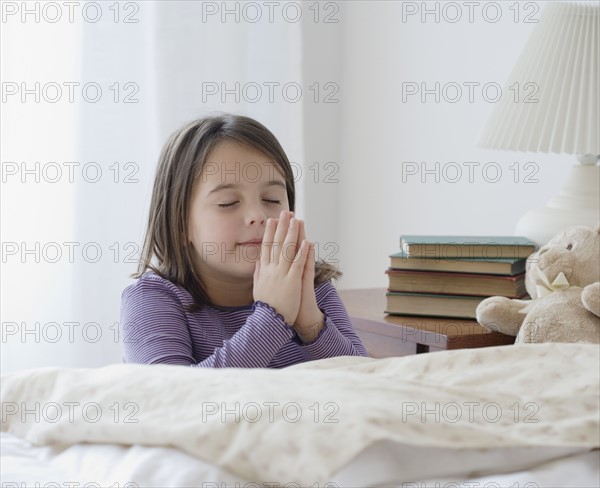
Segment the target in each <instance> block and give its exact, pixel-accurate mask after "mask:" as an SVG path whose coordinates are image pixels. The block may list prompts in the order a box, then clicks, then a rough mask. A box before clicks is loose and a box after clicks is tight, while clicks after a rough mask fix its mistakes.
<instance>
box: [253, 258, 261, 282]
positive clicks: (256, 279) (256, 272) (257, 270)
mask: <svg viewBox="0 0 600 488" xmlns="http://www.w3.org/2000/svg"><path fill="white" fill-rule="evenodd" d="M259 275H260V259H259V260H258V261H256V264H255V265H254V285H256V283H257V282H258V277H259Z"/></svg>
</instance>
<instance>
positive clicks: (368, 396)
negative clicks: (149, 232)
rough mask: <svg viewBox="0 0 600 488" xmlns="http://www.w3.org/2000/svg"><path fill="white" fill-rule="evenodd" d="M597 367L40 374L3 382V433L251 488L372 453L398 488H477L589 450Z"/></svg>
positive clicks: (523, 363)
mask: <svg viewBox="0 0 600 488" xmlns="http://www.w3.org/2000/svg"><path fill="white" fill-rule="evenodd" d="M599 366H600V357H599V350H598V346H597V345H588V344H523V345H515V346H499V347H492V348H481V349H464V350H457V351H447V352H443V353H436V354H422V355H417V356H406V357H401V358H387V359H370V358H359V357H339V358H332V359H325V360H320V361H313V362H310V363H304V364H300V365H296V366H293V367H290V368H286V369H284V370H266V369H265V370H263V369H256V370H244V369H235V368H226V369H221V370H202V369H195V368H184V367H180V366H167V365H153V366H149V365H134V364H117V365H111V366H106V367H103V368H95V369H66V368H39V369H35V370H25V371H20V372H16V373H11V374H9V375H4V376H3V377H2V391H1V393H2V402H3V403H2V431H5V432H9V433H11V434H13V435H14V436H15V437H16V438H18V439H22V440H23V441H26V442H30V443H32V444H35V445H47V446H51V448H52V449H62V450H63V451H65V450H68V449H69V447H70V446H77V445H82V443H91V444H95V445H98V444H105V445H106V446H105V447H107V448H110V447H114V446H115V445H117V446H118V445H120V446H129V445H134V447H133V448H132V449H134V448H136V447H137V448H139V449H142V448H143V447H144V446H146V447H154V448H164V449H171V448H174V449H175V450H177V451H179V452H180V453H181V454H182V455H184V454H185V455H187V456H191V457H193V458H194V459H196V460H200V461H202V462H204V463H206V464H208V465H209V466H212V467H216V468H218V469H220V470H223V471H224V472H227V473H230V474H232V475H233V476H235V477H237V478H238V479H243V480H250V481H252V482H256V483H274V482H277V483H280V484H289V483H298V484H299V485H301V486H314V485H315V484H316V483H318V484H321V485H323V484H325V483H327V482H330V481H331V480H335V479H336V478H335V476H337V475H338V474H339V473H342V474H343V473H344V468H346V469H350V470H351V466H352V461H353V460H356V459H357V458H359V457H360V456H362V457H365V456H367V457H368V456H369V455H373V453H374V452H375V453H378V454H377V455H376V456H375V458H373V459H374V462H375V465H377V462H379V464H380V465H381V466H383V465H386V463H387V464H392V465H397V466H401V467H402V473H403V475H402V481H403V482H404V483H409V482H414V481H417V480H427V479H454V477H456V476H458V477H459V478H460V477H462V478H463V479H474V478H482V477H485V476H488V475H497V474H498V473H503V472H504V473H508V472H514V471H522V470H526V469H529V468H531V467H533V466H537V465H540V463H545V462H549V461H552V460H556V459H558V458H561V457H564V456H568V455H570V454H575V453H582V452H584V451H589V450H590V449H593V448H597V447H598V445H599V436H600V430H599V419H598V417H599V412H600V409H599V397H600V391H599V374H600V373H599V370H600V367H599ZM27 412H29V413H27ZM382 446H384V448H382ZM97 447H98V446H97ZM378 449H379V450H378ZM385 452H388V453H390V455H389V456H388V459H387V460H386V456H385V455H384V454H382V453H385ZM156 469H157V470H158V469H160V464H157V465H156ZM381 469H383V468H381ZM348 476H352V475H348ZM358 476H359V475H358V474H355V475H354V478H352V477H351V478H349V479H346V481H344V480H342V481H343V482H344V483H346V482H347V481H350V482H356V483H363V482H367V483H368V482H369V481H368V480H365V479H359V478H357V477H358ZM338 479H339V478H338ZM340 486H342V485H340ZM356 486H368V485H364V484H362V485H361V484H357V485H356Z"/></svg>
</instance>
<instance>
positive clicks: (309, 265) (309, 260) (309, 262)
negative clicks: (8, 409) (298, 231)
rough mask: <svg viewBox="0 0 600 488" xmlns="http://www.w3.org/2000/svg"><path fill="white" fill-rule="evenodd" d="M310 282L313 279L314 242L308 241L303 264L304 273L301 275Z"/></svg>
mask: <svg viewBox="0 0 600 488" xmlns="http://www.w3.org/2000/svg"><path fill="white" fill-rule="evenodd" d="M302 276H304V277H305V278H306V280H307V281H310V282H311V283H312V282H313V281H314V280H315V243H314V242H310V243H309V250H308V256H307V257H306V264H305V265H304V274H303V275H302Z"/></svg>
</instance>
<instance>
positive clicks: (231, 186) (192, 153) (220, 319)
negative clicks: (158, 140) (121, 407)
mask: <svg viewBox="0 0 600 488" xmlns="http://www.w3.org/2000/svg"><path fill="white" fill-rule="evenodd" d="M294 201H295V190H294V177H293V172H292V168H291V165H290V162H289V161H288V158H287V156H286V155H285V153H284V151H283V149H282V148H281V146H280V144H279V142H278V141H277V139H276V138H275V136H274V135H273V134H272V133H271V132H270V131H269V130H268V129H267V128H266V127H264V126H263V125H261V124H260V123H258V122H257V121H255V120H253V119H250V118H248V117H242V116H236V115H218V116H211V117H207V118H203V119H200V120H196V121H193V122H191V123H189V124H187V125H186V126H184V127H182V128H181V129H179V130H178V131H176V132H175V133H174V134H172V135H171V137H170V138H169V140H168V141H167V143H166V145H165V147H164V148H163V150H162V153H161V156H160V160H159V163H158V168H157V174H156V179H155V181H154V188H153V193H152V201H151V204H150V216H149V221H148V228H147V231H146V237H145V240H144V246H143V249H142V254H141V258H140V262H139V266H138V270H137V273H134V274H133V275H132V276H133V277H134V278H138V280H137V281H136V282H135V283H134V284H132V285H130V286H128V287H127V288H126V289H125V290H124V291H123V294H122V303H121V322H120V324H121V332H122V337H123V347H124V356H123V360H124V361H125V362H134V363H148V364H157V363H164V364H180V365H186V366H203V367H253V368H266V367H269V368H281V367H284V366H289V365H292V364H296V363H300V362H303V361H309V360H313V359H321V358H326V357H332V356H341V355H354V356H366V355H367V353H366V350H365V348H364V346H363V345H362V343H361V341H360V339H359V338H358V336H357V335H356V333H355V332H354V330H353V328H352V324H351V322H350V319H349V317H348V314H347V312H346V310H345V308H344V306H343V304H342V302H341V300H340V298H339V296H338V294H337V292H336V290H335V288H334V286H333V285H332V283H331V279H332V278H334V279H337V278H339V276H340V275H341V273H340V272H339V271H337V270H336V269H334V268H332V267H331V266H330V265H328V264H327V263H325V262H319V263H318V264H315V252H314V244H313V243H310V242H309V241H307V240H306V237H305V229H304V222H303V221H302V220H299V219H296V218H295V217H294V212H293V210H294Z"/></svg>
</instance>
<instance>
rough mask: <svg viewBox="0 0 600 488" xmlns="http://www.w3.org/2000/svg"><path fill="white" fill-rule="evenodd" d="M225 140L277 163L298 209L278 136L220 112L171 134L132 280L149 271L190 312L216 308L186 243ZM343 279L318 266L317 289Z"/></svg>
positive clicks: (327, 266) (250, 121) (333, 270)
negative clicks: (207, 172)
mask: <svg viewBox="0 0 600 488" xmlns="http://www.w3.org/2000/svg"><path fill="white" fill-rule="evenodd" d="M222 141H231V142H236V143H238V144H241V145H246V146H250V147H252V148H254V149H256V150H258V151H260V152H262V153H263V154H265V155H266V156H267V157H268V158H269V159H270V160H272V161H273V162H274V163H276V164H277V165H278V166H279V168H280V169H281V172H282V173H283V175H284V178H285V182H286V189H287V197H288V202H289V205H290V210H291V211H294V205H295V195H296V193H295V186H294V174H293V171H292V167H291V164H290V162H289V160H288V158H287V156H286V154H285V152H284V150H283V148H282V147H281V145H280V144H279V142H278V141H277V139H276V138H275V136H274V135H273V134H272V133H271V131H269V129H267V128H266V127H265V126H264V125H262V124H261V123H259V122H257V121H256V120H253V119H251V118H249V117H244V116H241V115H233V114H220V115H212V116H209V117H204V118H201V119H197V120H194V121H192V122H190V123H188V124H186V125H185V126H183V127H181V128H180V129H178V130H177V131H175V132H174V133H173V134H171V136H170V137H169V139H168V140H167V142H166V143H165V145H164V147H163V149H162V152H161V154H160V158H159V160H158V167H157V170H156V176H155V180H154V187H153V189H152V200H151V203H150V212H149V217H148V227H147V229H146V236H145V238H144V245H143V247H142V253H141V256H140V260H139V263H138V269H137V272H135V273H133V274H132V275H131V276H132V277H133V278H139V277H141V276H142V275H143V274H144V273H145V272H146V271H147V270H151V271H153V272H154V273H156V274H157V275H159V276H161V277H162V278H164V279H166V280H169V281H171V282H173V283H175V284H176V285H180V286H182V287H183V288H185V289H186V290H187V291H188V292H189V293H190V294H191V295H192V297H193V299H194V304H193V305H192V306H191V307H189V308H188V311H190V312H193V311H197V310H200V309H202V308H203V307H204V305H212V303H211V301H210V299H209V297H208V294H207V293H206V290H205V287H204V284H203V283H202V280H201V279H200V276H198V274H197V272H196V268H195V266H194V262H196V258H195V256H194V252H195V250H194V248H193V247H192V246H189V245H187V243H188V242H189V235H188V225H187V224H188V219H189V212H190V202H191V199H192V192H193V189H194V186H195V183H196V181H197V180H198V178H199V177H200V175H201V174H202V170H203V168H204V165H205V164H206V161H207V158H208V156H209V155H210V153H211V152H212V151H213V149H214V148H215V147H216V146H217V145H218V144H219V143H220V142H222ZM153 260H154V262H153ZM341 275H342V273H341V271H339V270H338V269H337V268H334V267H333V266H331V265H330V264H328V263H326V262H325V261H323V260H318V261H317V262H316V263H315V281H314V283H315V286H317V285H319V284H321V283H323V282H325V281H330V280H331V279H332V278H333V279H336V280H337V279H339V278H340V276H341Z"/></svg>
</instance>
